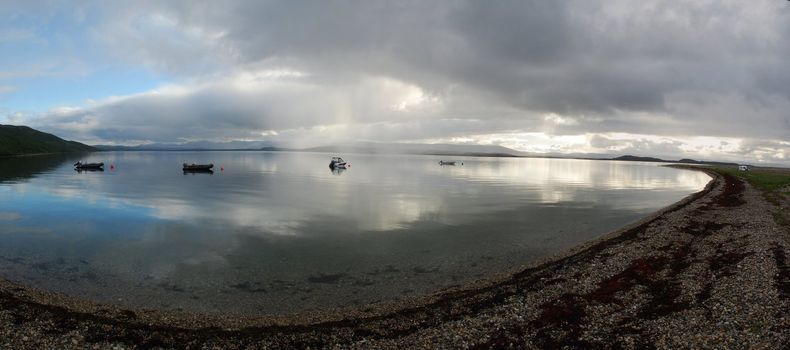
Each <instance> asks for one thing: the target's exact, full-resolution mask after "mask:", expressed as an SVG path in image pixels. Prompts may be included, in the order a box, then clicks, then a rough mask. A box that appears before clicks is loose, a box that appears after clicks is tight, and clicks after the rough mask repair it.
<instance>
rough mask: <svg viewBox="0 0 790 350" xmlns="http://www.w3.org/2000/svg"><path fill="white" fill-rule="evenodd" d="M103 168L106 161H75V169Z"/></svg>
mask: <svg viewBox="0 0 790 350" xmlns="http://www.w3.org/2000/svg"><path fill="white" fill-rule="evenodd" d="M102 168H104V163H83V162H76V163H74V169H78V170H89V169H102Z"/></svg>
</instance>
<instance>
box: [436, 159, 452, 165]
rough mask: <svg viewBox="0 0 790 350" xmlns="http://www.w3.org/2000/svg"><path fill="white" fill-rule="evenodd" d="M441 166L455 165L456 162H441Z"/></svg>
mask: <svg viewBox="0 0 790 350" xmlns="http://www.w3.org/2000/svg"><path fill="white" fill-rule="evenodd" d="M439 165H455V161H454V160H450V161H448V160H440V161H439Z"/></svg>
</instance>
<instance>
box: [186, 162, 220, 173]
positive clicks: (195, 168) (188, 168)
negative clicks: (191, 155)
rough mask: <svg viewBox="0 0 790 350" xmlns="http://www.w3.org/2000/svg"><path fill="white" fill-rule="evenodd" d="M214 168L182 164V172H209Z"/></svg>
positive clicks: (211, 165)
mask: <svg viewBox="0 0 790 350" xmlns="http://www.w3.org/2000/svg"><path fill="white" fill-rule="evenodd" d="M213 167H214V164H195V163H192V164H187V163H184V168H183V170H184V171H211V168H213Z"/></svg>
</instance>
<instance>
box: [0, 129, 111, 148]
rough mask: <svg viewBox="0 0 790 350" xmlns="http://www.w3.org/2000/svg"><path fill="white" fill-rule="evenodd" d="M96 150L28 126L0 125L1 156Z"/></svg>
mask: <svg viewBox="0 0 790 350" xmlns="http://www.w3.org/2000/svg"><path fill="white" fill-rule="evenodd" d="M95 150H96V149H95V148H93V147H91V146H88V145H85V144H82V143H79V142H75V141H67V140H64V139H61V138H59V137H57V136H55V135H52V134H47V133H45V132H41V131H38V130H35V129H33V128H30V127H27V126H15V125H0V155H3V156H9V155H23V154H41V153H75V152H91V151H95Z"/></svg>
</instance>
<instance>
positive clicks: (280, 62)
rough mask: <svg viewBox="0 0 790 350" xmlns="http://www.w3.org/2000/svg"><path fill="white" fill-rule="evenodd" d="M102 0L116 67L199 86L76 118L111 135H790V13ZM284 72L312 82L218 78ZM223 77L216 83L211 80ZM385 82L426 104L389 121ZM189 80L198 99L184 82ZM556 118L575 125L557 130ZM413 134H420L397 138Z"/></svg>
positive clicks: (705, 6) (720, 7)
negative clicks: (148, 70) (249, 82)
mask: <svg viewBox="0 0 790 350" xmlns="http://www.w3.org/2000/svg"><path fill="white" fill-rule="evenodd" d="M104 6H106V8H105V9H104V14H105V16H106V17H105V18H104V20H103V21H102V22H101V23H99V24H98V25H97V28H96V31H95V35H96V38H98V39H97V40H99V41H100V42H103V43H104V45H106V47H107V48H109V49H110V50H112V51H114V52H116V54H117V57H119V58H121V59H124V60H127V61H128V62H135V63H143V64H146V65H147V66H149V67H152V68H153V69H157V70H161V71H163V72H166V73H168V74H172V75H173V76H176V77H180V79H181V80H182V81H183V84H182V85H183V86H184V87H186V88H187V90H188V91H186V92H184V93H183V94H180V95H177V96H176V95H167V94H165V95H163V96H155V95H150V94H144V95H141V96H136V97H133V98H130V99H126V100H123V101H109V102H102V103H101V104H100V106H99V107H96V108H87V109H86V111H83V112H85V113H93V114H95V115H97V116H100V117H97V119H96V120H97V124H98V125H102V124H107V123H103V122H102V120H105V119H108V120H112V121H113V122H114V123H115V124H114V125H113V128H107V127H106V126H105V127H101V126H97V128H96V129H95V130H102V131H101V132H102V135H107V136H110V135H113V136H115V138H116V139H123V137H122V134H123V133H124V132H125V131H124V130H132V131H129V132H127V134H128V135H127V137H126V139H129V140H132V139H138V138H140V139H145V135H146V133H147V132H148V131H145V130H146V128H145V127H144V126H143V124H142V122H138V121H139V120H145V121H150V122H154V121H157V122H158V123H160V124H158V125H160V126H159V127H158V129H157V130H153V131H150V135H154V134H156V135H158V136H157V137H156V138H157V139H167V138H170V139H177V138H178V137H184V136H183V135H186V136H187V137H190V138H200V137H209V136H210V134H211V133H210V132H209V131H211V132H213V133H214V134H222V135H223V137H226V138H227V137H231V138H232V137H240V135H243V134H245V132H248V131H249V130H268V129H272V130H301V129H305V130H306V129H311V128H315V127H318V126H326V125H346V126H348V125H356V126H357V129H356V130H368V131H370V130H374V131H377V133H375V135H376V136H375V137H377V138H378V137H381V136H384V137H385V138H386V135H381V130H382V129H380V128H375V127H370V126H371V125H390V126H391V129H392V130H393V134H392V135H396V136H397V137H392V138H401V137H402V139H404V140H408V139H417V138H419V135H439V134H442V133H444V136H447V137H451V136H454V135H459V134H463V133H468V132H469V130H468V126H469V125H480V128H479V129H478V133H484V132H491V133H495V132H506V131H514V130H519V131H523V132H546V131H548V132H551V133H554V134H569V135H570V134H590V133H612V132H620V133H632V134H643V135H666V136H689V137H691V136H711V137H715V136H726V137H739V138H746V139H771V140H774V141H777V140H779V141H781V140H787V139H788V136H787V135H790V113H787V112H786V111H787V110H790V109H789V108H790V92H788V91H790V90H788V89H787V86H790V69H788V68H787V64H786V58H787V57H790V6H789V5H788V2H786V1H763V2H742V1H695V2H676V1H653V2H635V1H630V0H629V1H626V0H623V1H607V2H602V3H601V2H591V1H570V0H569V1H491V2H483V1H429V2H428V1H344V0H337V1H317V2H311V1H258V0H256V1H233V2H213V1H182V2H180V1H171V2H134V3H128V4H125V5H123V4H120V5H119V4H112V5H104ZM278 69H288V70H293V71H296V72H303V73H305V75H304V76H302V77H301V78H300V79H301V80H300V83H299V85H297V86H293V85H289V84H290V83H287V84H285V85H283V86H282V87H280V88H275V87H271V86H269V85H253V86H251V87H249V88H245V89H240V88H228V87H229V86H230V85H233V84H231V83H228V82H227V81H226V79H224V78H226V77H231V78H228V79H232V77H234V76H240V75H244V74H247V73H255V72H261V71H269V70H278ZM215 77H223V79H220V80H221V82H220V83H218V84H216V85H215V86H214V87H210V86H209V87H205V86H204V85H206V84H208V83H210V82H211V81H212V80H213V79H215ZM376 79H379V80H376ZM382 79H384V80H382ZM390 80H391V81H396V82H399V83H401V84H404V85H407V86H410V87H412V88H414V89H419V90H420V91H421V92H422V94H423V95H424V96H426V99H425V100H426V101H428V100H429V101H433V102H431V103H432V106H433V107H431V108H422V109H419V108H415V110H406V111H405V112H401V113H394V112H392V111H390V109H391V108H389V107H386V106H390V105H392V104H397V103H398V100H399V99H402V98H405V97H404V96H407V95H408V93H409V91H408V90H409V89H405V88H403V89H395V90H392V89H377V88H375V85H376V84H377V83H376V81H378V82H381V81H390ZM196 81H197V82H199V83H200V84H202V85H201V87H200V88H190V86H191V85H192V84H193V83H194V82H196ZM323 95H329V97H322V96H323ZM344 96H345V97H344ZM428 97H430V98H428ZM376 103H378V104H379V105H378V106H373V104H376ZM385 105H386V106H385ZM382 106H385V107H386V108H385V107H382ZM549 113H554V114H558V115H560V116H562V117H563V118H565V119H567V120H572V121H573V122H572V123H564V124H560V125H547V122H546V120H545V118H544V116H545V115H546V114H549ZM133 115H134V116H136V117H135V118H137V119H129V118H131V116H133ZM135 120H137V121H135ZM452 120H456V121H457V123H455V124H453V123H452V122H451V121H452ZM437 121H440V122H437ZM420 122H422V123H423V124H422V125H423V128H422V129H421V130H420V132H415V136H414V137H411V138H409V137H408V135H405V133H403V132H401V131H402V130H409V129H410V128H412V127H413V125H416V124H415V123H420ZM486 122H488V123H486ZM399 123H400V124H403V125H402V126H397V125H398V124H399ZM127 124H128V128H126V127H118V126H119V125H120V126H123V125H127ZM138 124H139V125H138ZM548 124H550V123H548ZM433 127H436V128H441V129H435V130H427V128H433ZM418 129H419V128H418ZM137 130H139V132H138V131H137ZM185 133H187V134H185ZM178 135H182V136H178ZM360 137H364V135H360ZM149 139H152V140H153V137H149ZM648 146H649V145H646V146H645V147H648Z"/></svg>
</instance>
